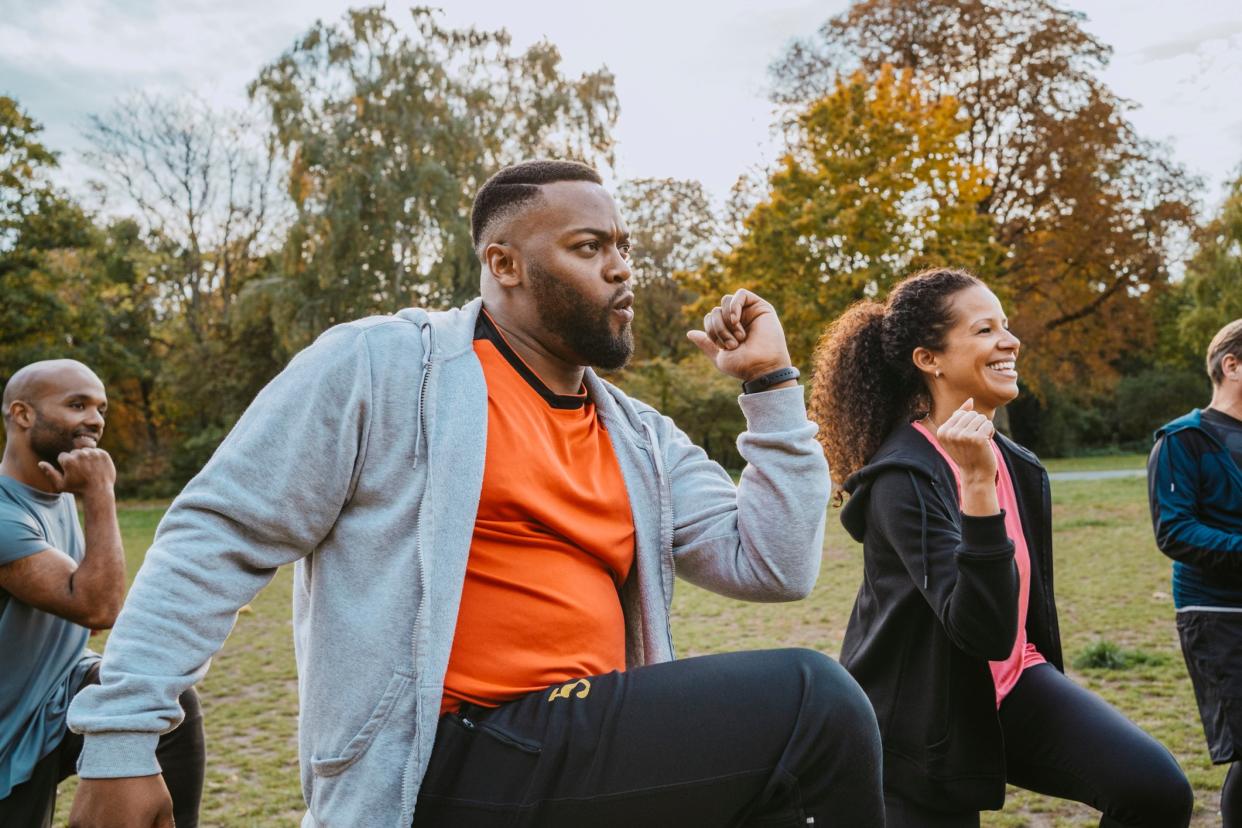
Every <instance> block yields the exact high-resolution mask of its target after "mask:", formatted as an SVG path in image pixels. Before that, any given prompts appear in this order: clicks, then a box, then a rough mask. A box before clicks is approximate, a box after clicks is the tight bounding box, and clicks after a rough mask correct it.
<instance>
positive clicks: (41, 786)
mask: <svg viewBox="0 0 1242 828" xmlns="http://www.w3.org/2000/svg"><path fill="white" fill-rule="evenodd" d="M90 684H99V665H98V664H96V665H95V667H94V668H92V669H91V671H90V672H89V673H87V674H86V678H85V679H84V680H83V681H82V687H86V686H87V685H90ZM82 687H79V688H78V690H79V691H80V690H81V689H82ZM180 702H181V709H182V710H183V711H184V712H185V720H184V721H182V722H181V724H180V725H178V726H177V728H176V730H172V731H170V732H168V733H165V734H164V735H163V736H161V737H160V741H159V744H158V745H157V746H156V748H155V758H156V759H158V760H159V763H160V769H161V770H162V771H163V774H164V784H166V785H167V786H168V792H169V793H170V794H171V795H172V801H173V819H174V820H175V821H176V823H177V828H197V826H198V809H199V804H200V803H201V802H202V798H203V775H204V771H205V768H206V762H207V751H206V747H205V740H204V737H203V713H202V709H201V708H200V707H199V703H198V694H197V693H195V692H194V689H193V688H190V689H189V690H187V691H185V692H184V693H182V694H181V699H180ZM81 752H82V737H81V736H79V735H78V734H76V733H74V732H72V731H69V730H66V731H65V736H64V738H63V739H61V740H60V744H59V745H57V746H56V747H55V748H53V749H52V752H51V753H49V754H48V755H47V756H44V757H43V758H42V759H40V760H39V763H38V764H37V765H35V769H34V774H33V775H32V776H31V777H30V779H28V780H27V781H25V782H23V783H22V784H20V785H17V786H16V787H14V788H13V790H11V791H10V792H9V795H8V796H7V797H6V798H4V799H0V828H50V826H51V824H52V817H53V816H54V815H55V813H56V786H57V785H59V784H60V783H61V781H63V780H65V779H68V778H69V777H70V776H73V775H74V774H75V773H77V766H78V754H79V753H81Z"/></svg>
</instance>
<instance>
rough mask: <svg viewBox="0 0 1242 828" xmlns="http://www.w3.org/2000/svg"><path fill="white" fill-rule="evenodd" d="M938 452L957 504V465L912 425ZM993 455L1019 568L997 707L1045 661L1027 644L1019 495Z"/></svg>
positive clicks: (997, 678) (1026, 563)
mask: <svg viewBox="0 0 1242 828" xmlns="http://www.w3.org/2000/svg"><path fill="white" fill-rule="evenodd" d="M911 425H913V426H914V427H915V428H916V429H918V430H919V432H920V433H922V435H923V436H924V437H926V438H927V440H928V441H929V442H930V443H931V444H932V445H933V446H934V447H935V448H936V451H938V452H939V453H940V456H941V457H943V458H944V460H945V462H946V463H948V464H949V468H950V469H952V470H953V479H954V480H956V481H957V496H958V500H961V497H962V475H961V472H959V471H958V468H957V464H956V463H954V462H953V458H952V457H950V456H949V455H948V454H947V453H946V452H945V450H944V449H943V448H941V447H940V443H939V442H937V441H936V438H935V437H934V436H933V435H932V433H931V432H930V431H928V430H927V427H926V426H924V425H923V424H922V423H917V422H916V423H911ZM992 451H993V453H995V455H996V499H997V501H998V502H999V503H1000V507H1001V509H1002V510H1003V511H1004V513H1005V533H1006V534H1007V535H1009V539H1010V540H1011V541H1013V551H1014V554H1013V559H1014V562H1015V563H1016V564H1017V565H1018V639H1017V640H1016V641H1015V642H1014V643H1013V650H1011V651H1010V653H1009V657H1008V658H1006V659H1005V660H1004V661H989V662H988V667H990V668H991V670H992V683H993V684H994V685H995V686H996V706H997V708H999V707H1000V706H1001V702H1003V701H1004V700H1005V697H1006V696H1008V695H1009V691H1011V690H1013V688H1014V686H1015V685H1016V684H1017V683H1018V679H1020V678H1021V677H1022V671H1023V670H1025V669H1027V668H1028V667H1034V666H1035V665H1036V664H1043V663H1044V657H1043V656H1042V655H1040V654H1039V651H1038V650H1036V649H1035V645H1034V644H1032V643H1031V642H1029V641H1027V640H1026V612H1027V607H1028V606H1029V604H1030V601H1031V553H1030V550H1029V549H1027V546H1026V536H1025V535H1023V534H1022V518H1021V517H1020V516H1019V515H1018V495H1017V493H1016V492H1015V491H1014V488H1013V478H1011V477H1010V476H1009V467H1008V466H1006V465H1005V458H1003V457H1002V456H1001V453H1000V447H999V446H997V445H996V442H995V441H993V442H992Z"/></svg>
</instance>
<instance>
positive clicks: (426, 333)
mask: <svg viewBox="0 0 1242 828" xmlns="http://www.w3.org/2000/svg"><path fill="white" fill-rule="evenodd" d="M420 337H421V339H422V341H423V361H422V366H423V376H422V381H421V382H420V384H419V389H418V431H417V432H416V433H415V435H414V458H413V463H412V467H413V466H416V465H417V464H418V452H419V449H420V448H421V446H422V438H423V432H424V431H426V429H427V384H428V382H429V380H430V377H431V345H432V332H431V323H430V322H423V323H422V325H421V331H420ZM430 461H431V441H430V440H428V441H427V463H426V465H427V480H426V485H425V486H424V487H423V497H422V498H421V500H420V501H419V504H418V531H417V533H416V534H417V537H416V538H415V544H414V546H415V548H414V554H415V557H416V558H417V561H418V587H419V601H418V608H417V609H416V610H414V626H413V627H412V630H411V639H412V640H411V641H410V658H411V661H412V666H413V668H414V674H415V675H418V670H417V665H418V631H419V628H420V626H421V625H422V619H423V607H425V606H426V605H427V601H428V595H427V566H426V560H425V559H424V557H423V521H424V517H425V514H426V510H425V507H426V504H427V499H428V497H430V493H431V462H430ZM421 694H422V687H421V686H417V687H415V695H416V696H420V695H421ZM417 709H418V708H417V707H415V710H417ZM418 732H419V728H418V727H417V726H416V727H415V733H418ZM413 747H414V751H415V754H417V752H418V749H419V748H418V745H417V740H416V743H415V745H414V746H413ZM413 756H414V754H412V755H411V760H413ZM411 794H412V792H411V791H410V776H409V774H408V773H407V774H405V775H404V776H403V777H402V779H401V804H402V809H401V810H402V814H403V815H405V814H412V813H413V811H414V803H413V801H412V796H411ZM406 821H407V822H408V820H406Z"/></svg>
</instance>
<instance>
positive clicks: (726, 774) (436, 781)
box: [414, 650, 884, 828]
mask: <svg viewBox="0 0 1242 828" xmlns="http://www.w3.org/2000/svg"><path fill="white" fill-rule="evenodd" d="M465 825H469V826H471V828H492V827H493V826H506V828H509V826H539V827H540V828H555V827H556V826H583V825H590V826H592V828H610V826H617V828H622V827H623V826H624V828H631V826H635V825H683V826H695V828H725V826H773V827H775V826H782V828H783V827H784V826H788V827H789V828H794V827H795V826H797V828H805V826H808V825H814V826H820V828H827V826H841V828H872V827H873V826H875V827H876V828H878V827H879V826H883V825H884V809H883V797H882V794H881V779H880V739H879V733H878V730H877V728H876V721H875V714H874V712H873V711H872V709H871V705H870V703H869V702H868V701H867V697H866V696H865V695H864V694H863V692H862V690H861V689H860V688H859V687H858V685H857V684H856V683H855V682H854V680H853V678H851V677H850V675H849V674H848V673H846V672H845V670H844V669H843V668H842V667H841V666H840V665H838V664H837V663H836V662H835V661H833V660H832V659H830V658H828V657H827V656H825V655H822V654H820V653H817V652H814V651H811V650H768V651H761V652H746V653H729V654H725V655H712V656H702V657H699V658H689V659H684V660H681V661H674V662H669V663H667V664H659V665H652V666H649V667H640V668H636V669H634V670H630V671H628V672H625V673H616V672H614V673H608V674H607V675H602V676H592V677H590V678H588V679H583V680H580V681H578V682H574V683H571V684H567V685H563V686H560V687H552V688H549V689H547V690H543V691H540V692H538V693H532V694H530V695H527V696H524V697H522V698H520V699H517V700H516V701H513V702H509V703H508V704H505V705H502V706H501V707H497V708H491V709H488V708H480V707H475V706H467V707H466V708H463V710H462V712H461V713H460V714H456V715H454V714H449V715H445V716H443V717H441V719H440V726H439V729H438V731H437V733H436V744H435V750H434V751H433V752H432V755H431V764H430V767H429V769H428V771H427V775H426V777H425V779H424V781H423V784H422V787H421V788H420V790H419V797H418V804H417V808H416V811H415V816H414V826H415V828H436V827H438V826H443V827H444V828H448V827H449V826H465Z"/></svg>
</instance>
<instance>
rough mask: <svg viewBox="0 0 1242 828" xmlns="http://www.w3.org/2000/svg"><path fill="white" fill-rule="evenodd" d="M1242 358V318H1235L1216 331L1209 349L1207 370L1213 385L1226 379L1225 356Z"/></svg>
mask: <svg viewBox="0 0 1242 828" xmlns="http://www.w3.org/2000/svg"><path fill="white" fill-rule="evenodd" d="M1227 356H1233V357H1234V358H1235V359H1238V360H1242V319H1235V320H1233V321H1232V322H1230V323H1229V324H1228V325H1226V326H1225V327H1223V328H1221V329H1220V330H1219V331H1217V332H1216V336H1214V337H1212V343H1211V344H1210V345H1208V349H1207V372H1208V376H1209V377H1211V378H1212V385H1220V384H1221V383H1222V382H1224V381H1225V366H1224V362H1225V357H1227Z"/></svg>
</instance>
